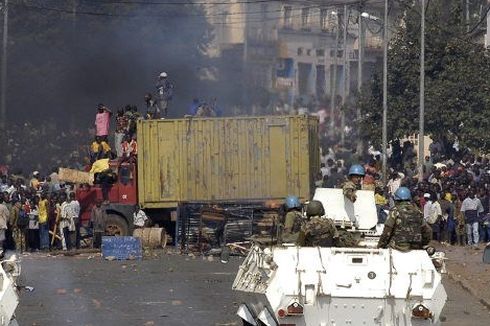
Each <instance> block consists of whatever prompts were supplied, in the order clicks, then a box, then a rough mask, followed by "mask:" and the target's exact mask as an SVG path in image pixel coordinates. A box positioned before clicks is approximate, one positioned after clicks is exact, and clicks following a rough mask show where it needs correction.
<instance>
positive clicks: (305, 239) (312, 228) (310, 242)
mask: <svg viewBox="0 0 490 326" xmlns="http://www.w3.org/2000/svg"><path fill="white" fill-rule="evenodd" d="M323 215H325V209H324V208H323V204H322V203H321V202H320V201H318V200H312V201H310V203H309V204H308V206H307V208H306V216H307V218H308V222H306V224H305V225H304V226H303V227H302V228H301V232H300V236H299V238H298V242H297V244H298V245H299V246H306V247H317V246H318V247H334V246H336V245H337V244H338V239H339V234H338V232H337V229H336V228H335V225H334V223H333V221H332V220H331V219H328V218H324V217H322V216H323Z"/></svg>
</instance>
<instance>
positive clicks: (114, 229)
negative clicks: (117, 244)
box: [105, 214, 129, 236]
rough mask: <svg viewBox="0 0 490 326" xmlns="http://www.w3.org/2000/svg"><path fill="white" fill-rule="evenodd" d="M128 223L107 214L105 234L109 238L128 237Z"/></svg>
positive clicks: (118, 217)
mask: <svg viewBox="0 0 490 326" xmlns="http://www.w3.org/2000/svg"><path fill="white" fill-rule="evenodd" d="M128 233H129V231H128V223H126V221H125V220H124V219H123V218H122V217H120V216H118V215H115V214H108V215H107V220H106V225H105V234H106V235H109V236H126V235H128Z"/></svg>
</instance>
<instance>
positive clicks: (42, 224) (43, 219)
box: [38, 193, 49, 250]
mask: <svg viewBox="0 0 490 326" xmlns="http://www.w3.org/2000/svg"><path fill="white" fill-rule="evenodd" d="M38 212H39V243H40V247H41V250H48V249H49V225H48V199H47V198H46V194H45V193H43V194H41V200H40V201H39V210H38Z"/></svg>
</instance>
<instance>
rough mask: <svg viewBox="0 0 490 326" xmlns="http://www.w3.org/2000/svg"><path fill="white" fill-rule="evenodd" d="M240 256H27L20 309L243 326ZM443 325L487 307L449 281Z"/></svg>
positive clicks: (475, 322)
mask: <svg viewBox="0 0 490 326" xmlns="http://www.w3.org/2000/svg"><path fill="white" fill-rule="evenodd" d="M239 262H240V261H239V260H238V259H235V260H232V261H230V263H229V264H227V265H223V264H221V263H219V262H217V261H216V260H213V261H209V260H208V259H203V258H201V257H197V258H195V257H194V258H193V257H183V256H177V255H165V256H162V257H159V258H155V259H149V260H143V261H141V262H135V261H129V262H117V261H111V262H109V261H103V260H101V258H100V257H95V258H91V259H89V258H88V256H87V255H85V256H74V257H63V256H58V257H45V256H42V255H31V256H27V257H24V258H23V265H22V268H23V274H24V282H25V283H26V284H28V285H32V286H34V287H35V291H34V292H31V293H24V294H23V295H22V298H21V304H20V307H19V309H18V311H17V315H18V320H19V323H20V325H21V326H26V325H42V326H44V325H46V326H56V325H77V326H78V325H81V326H86V325H93V326H99V325H108V326H110V325H145V326H152V325H169V326H181V325H182V326H184V325H199V326H206V325H222V326H225V325H229V326H231V325H241V324H240V323H239V322H238V320H237V318H236V317H235V311H236V303H237V302H239V301H240V297H239V296H240V294H239V293H235V292H233V291H231V290H230V288H231V283H232V281H233V279H234V275H235V272H236V270H237V267H238V265H239ZM445 286H446V290H447V292H448V296H449V300H448V303H447V305H446V308H445V312H444V315H445V316H446V317H447V321H446V322H444V323H443V325H444V326H462V325H472V326H480V325H481V326H487V325H489V322H488V319H489V317H490V315H489V312H488V311H487V310H485V309H484V307H483V306H482V305H480V304H479V303H478V301H477V300H476V299H474V298H473V297H471V296H470V295H469V294H468V293H467V292H465V291H464V290H462V289H461V288H460V286H459V285H458V284H456V283H455V282H453V281H451V280H449V279H445Z"/></svg>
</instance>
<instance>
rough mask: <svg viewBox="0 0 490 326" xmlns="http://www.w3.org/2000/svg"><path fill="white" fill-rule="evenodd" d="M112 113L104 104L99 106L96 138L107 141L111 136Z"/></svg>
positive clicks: (96, 116) (96, 119)
mask: <svg viewBox="0 0 490 326" xmlns="http://www.w3.org/2000/svg"><path fill="white" fill-rule="evenodd" d="M111 115H112V112H111V110H109V108H107V107H106V106H105V105H104V104H102V103H101V104H99V105H98V106H97V114H96V115H95V136H98V137H100V138H101V139H102V140H105V141H107V136H108V135H109V123H110V121H111Z"/></svg>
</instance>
